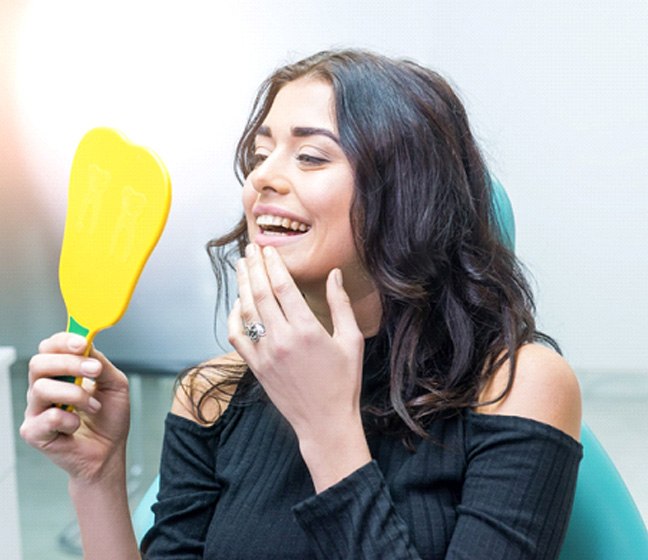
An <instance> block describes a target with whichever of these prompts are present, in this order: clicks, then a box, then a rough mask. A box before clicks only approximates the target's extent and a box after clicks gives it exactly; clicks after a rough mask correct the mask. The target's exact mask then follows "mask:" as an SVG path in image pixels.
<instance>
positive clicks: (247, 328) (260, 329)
mask: <svg viewBox="0 0 648 560" xmlns="http://www.w3.org/2000/svg"><path fill="white" fill-rule="evenodd" d="M243 334H245V336H247V337H248V338H249V339H250V340H251V341H252V342H259V339H260V338H261V337H262V336H265V335H266V328H265V325H264V324H263V323H260V322H258V321H257V322H254V323H244V324H243Z"/></svg>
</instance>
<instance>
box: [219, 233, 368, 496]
mask: <svg viewBox="0 0 648 560" xmlns="http://www.w3.org/2000/svg"><path fill="white" fill-rule="evenodd" d="M237 280H238V285H239V300H237V302H236V303H235V305H234V307H233V309H232V312H231V313H230V316H229V319H228V330H229V341H230V343H231V344H232V345H233V346H234V348H235V349H236V350H237V351H238V353H239V354H240V355H241V356H242V358H243V359H244V360H245V361H246V363H247V364H248V366H249V367H250V369H251V370H252V372H253V373H254V375H255V376H256V378H257V379H258V381H259V382H260V383H261V385H262V386H263V388H264V389H265V391H266V393H267V395H268V397H269V398H270V399H271V400H272V402H273V403H274V405H275V406H276V407H277V409H278V410H279V411H280V412H281V413H282V415H283V416H284V417H285V418H286V420H287V421H288V422H289V423H290V425H291V426H292V427H293V429H294V431H295V433H296V434H297V438H298V440H299V444H300V450H301V452H302V456H303V457H304V460H305V461H306V463H307V466H308V468H309V470H310V471H311V475H313V479H314V481H315V482H316V488H317V487H318V480H317V479H318V478H319V477H318V476H315V474H314V472H313V471H314V469H315V471H317V472H318V473H320V472H321V474H322V475H323V478H324V480H325V482H324V484H325V485H326V486H328V485H330V484H331V483H334V482H335V481H336V480H331V476H330V475H331V474H333V473H331V472H330V467H331V466H332V465H329V466H324V465H323V463H327V462H330V461H331V459H332V460H333V461H336V462H337V463H340V454H342V455H343V456H344V457H346V458H348V459H349V465H348V466H347V467H346V470H348V469H351V470H349V472H345V473H338V474H337V475H333V478H334V479H335V478H337V479H340V478H341V477H343V476H345V475H346V474H350V472H352V471H353V470H355V468H358V467H360V466H362V465H363V464H365V463H367V462H368V461H369V460H370V459H371V457H370V455H369V451H368V448H367V443H366V438H365V436H364V432H363V429H362V421H361V417H360V388H361V377H362V355H363V351H364V337H363V335H362V332H361V331H360V329H359V327H358V324H357V322H356V320H355V315H354V313H353V309H352V307H351V302H350V300H349V297H348V295H347V293H346V292H345V290H344V288H343V286H342V273H341V272H340V270H339V269H334V270H332V271H331V272H330V274H329V276H328V278H327V282H326V298H327V302H328V305H329V308H330V311H331V319H332V323H333V333H332V334H329V333H328V332H327V330H326V329H325V328H324V327H323V326H322V324H321V323H320V322H319V321H318V319H317V318H316V317H315V315H314V314H313V312H312V311H311V309H310V308H309V306H308V304H307V303H306V301H305V300H304V297H303V296H302V294H301V293H300V291H299V289H298V288H297V286H296V285H295V282H294V280H293V279H292V277H291V276H290V273H289V272H288V270H287V269H286V267H285V265H284V263H283V261H282V260H281V257H280V256H279V254H278V253H277V251H276V250H275V249H274V248H272V247H266V248H265V249H264V250H263V252H262V251H261V250H260V248H259V247H258V246H256V245H249V246H248V248H247V250H246V258H245V259H241V260H240V261H239V263H238V265H237ZM258 323H260V324H261V325H263V327H264V329H265V332H264V333H263V334H262V336H260V337H259V338H258V339H257V340H256V341H255V340H253V339H252V338H251V337H250V334H249V332H248V333H247V334H246V329H249V328H250V326H252V325H255V324H258ZM252 330H253V331H254V330H255V327H252ZM342 462H344V461H342ZM337 470H339V469H337ZM343 470H344V469H343ZM320 486H321V485H320ZM319 489H321V488H319Z"/></svg>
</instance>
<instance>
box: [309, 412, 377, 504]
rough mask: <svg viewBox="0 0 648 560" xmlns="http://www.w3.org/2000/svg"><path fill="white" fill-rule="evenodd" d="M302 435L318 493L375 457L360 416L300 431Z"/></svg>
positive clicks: (310, 471)
mask: <svg viewBox="0 0 648 560" xmlns="http://www.w3.org/2000/svg"><path fill="white" fill-rule="evenodd" d="M336 424H337V426H336ZM338 427H339V429H337V428H338ZM298 439H299V448H300V452H301V454H302V458H303V459H304V462H305V463H306V467H307V468H308V471H309V473H310V475H311V479H312V480H313V485H314V487H315V491H316V492H317V493H320V492H323V491H324V490H326V489H327V488H329V487H330V486H333V485H334V484H337V483H338V482H340V481H341V480H342V479H344V478H346V477H347V476H349V475H350V474H351V473H353V472H354V471H356V470H358V469H359V468H361V467H363V466H364V465H366V464H367V463H369V462H370V461H371V453H370V452H369V446H368V445H367V439H366V436H365V433H364V429H363V427H362V423H361V421H360V419H359V417H358V418H357V419H355V420H354V421H352V422H340V423H327V425H326V428H320V429H318V430H308V431H304V432H303V433H298Z"/></svg>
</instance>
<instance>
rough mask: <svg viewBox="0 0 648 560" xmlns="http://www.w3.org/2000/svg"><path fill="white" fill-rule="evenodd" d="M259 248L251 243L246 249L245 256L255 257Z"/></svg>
mask: <svg viewBox="0 0 648 560" xmlns="http://www.w3.org/2000/svg"><path fill="white" fill-rule="evenodd" d="M256 251H257V247H256V245H255V244H254V243H250V244H249V245H248V246H247V247H246V248H245V255H246V256H248V257H251V256H253V255H256Z"/></svg>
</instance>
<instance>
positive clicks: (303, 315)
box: [263, 247, 313, 325]
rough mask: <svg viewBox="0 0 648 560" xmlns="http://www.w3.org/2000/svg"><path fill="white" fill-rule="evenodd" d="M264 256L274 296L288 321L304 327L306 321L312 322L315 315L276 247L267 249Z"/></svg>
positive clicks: (264, 250)
mask: <svg viewBox="0 0 648 560" xmlns="http://www.w3.org/2000/svg"><path fill="white" fill-rule="evenodd" d="M263 256H264V259H265V267H266V271H267V274H268V278H269V280H270V286H271V289H272V292H273V295H274V297H275V298H276V299H277V301H278V302H279V305H280V306H281V309H282V310H283V313H284V315H285V317H286V318H287V319H288V321H289V322H296V323H299V324H300V325H303V324H304V322H305V321H309V320H312V319H313V313H312V311H311V310H310V308H309V307H308V305H307V304H306V301H305V300H304V297H303V296H302V294H301V292H300V291H299V288H298V287H297V285H296V284H295V281H294V280H293V277H292V276H291V275H290V272H288V269H287V268H286V265H285V264H284V262H283V260H282V258H281V257H280V256H279V253H277V250H276V249H275V248H274V247H265V248H264V249H263Z"/></svg>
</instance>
